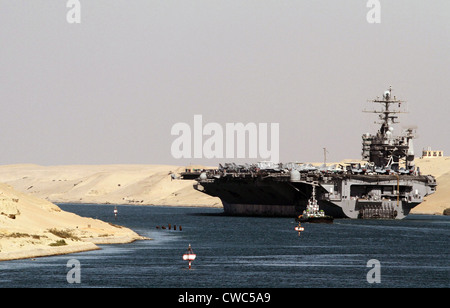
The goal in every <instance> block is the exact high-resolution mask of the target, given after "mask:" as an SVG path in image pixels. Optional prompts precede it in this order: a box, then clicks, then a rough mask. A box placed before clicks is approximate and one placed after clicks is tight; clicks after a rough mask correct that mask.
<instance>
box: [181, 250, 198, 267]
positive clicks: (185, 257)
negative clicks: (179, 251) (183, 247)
mask: <svg viewBox="0 0 450 308" xmlns="http://www.w3.org/2000/svg"><path fill="white" fill-rule="evenodd" d="M196 257H197V255H196V254H195V253H194V251H193V250H192V248H191V244H189V247H188V250H187V252H186V253H185V254H184V255H183V260H185V261H189V269H191V262H192V261H194V260H195V258H196Z"/></svg>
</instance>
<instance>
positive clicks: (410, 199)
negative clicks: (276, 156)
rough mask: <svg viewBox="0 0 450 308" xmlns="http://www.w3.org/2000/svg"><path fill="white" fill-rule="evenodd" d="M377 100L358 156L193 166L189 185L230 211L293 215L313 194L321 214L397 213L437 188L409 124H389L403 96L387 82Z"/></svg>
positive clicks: (397, 215)
mask: <svg viewBox="0 0 450 308" xmlns="http://www.w3.org/2000/svg"><path fill="white" fill-rule="evenodd" d="M370 102H372V103H373V104H375V105H379V107H378V108H381V109H378V110H371V111H366V112H372V113H375V114H378V116H379V122H377V123H378V124H381V126H380V128H379V130H378V131H377V132H376V134H374V135H372V134H364V135H362V161H360V162H355V163H347V164H336V165H329V166H327V165H326V164H323V165H322V166H320V167H317V166H313V165H311V164H302V163H296V162H295V163H279V164H278V163H277V164H275V163H271V162H259V163H256V164H244V165H237V164H234V163H226V164H224V165H223V166H222V165H219V168H218V169H208V170H201V171H198V170H197V171H196V172H192V171H190V170H186V172H184V173H182V174H181V178H182V179H192V178H195V179H196V181H197V183H196V184H195V185H194V188H195V189H197V190H199V191H201V192H203V193H205V194H208V195H211V196H214V197H219V198H220V199H221V201H222V203H223V208H224V212H225V213H226V214H229V215H245V216H275V217H280V216H283V217H297V216H298V215H299V214H300V213H302V212H303V210H305V208H306V205H307V203H308V200H309V199H310V198H311V197H312V192H313V189H312V187H313V186H315V193H316V196H315V198H316V199H317V202H318V204H319V207H320V209H321V210H323V211H324V212H325V214H326V215H329V216H333V217H335V218H353V219H376V218H380V219H402V218H404V217H405V216H406V215H408V214H409V212H410V210H411V209H412V208H414V207H415V206H417V205H418V204H420V203H421V202H423V200H424V197H425V196H427V195H430V194H432V193H434V192H435V190H436V180H435V178H434V177H433V176H432V175H422V174H421V173H420V170H419V168H416V167H415V165H414V150H413V142H412V139H413V138H414V129H413V128H407V129H404V130H403V131H402V133H401V134H400V135H399V136H394V134H393V131H394V124H396V123H398V122H397V119H398V114H399V113H404V111H401V110H400V108H401V106H402V104H403V103H404V102H403V101H400V100H397V99H396V97H395V96H394V97H393V96H392V88H389V90H387V91H385V92H384V94H383V96H382V97H381V98H380V97H377V99H375V100H371V101H370Z"/></svg>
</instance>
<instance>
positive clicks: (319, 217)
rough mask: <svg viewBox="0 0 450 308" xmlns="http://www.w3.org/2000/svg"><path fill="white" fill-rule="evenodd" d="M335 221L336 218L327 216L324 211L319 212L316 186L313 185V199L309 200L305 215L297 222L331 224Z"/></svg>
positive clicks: (298, 218)
mask: <svg viewBox="0 0 450 308" xmlns="http://www.w3.org/2000/svg"><path fill="white" fill-rule="evenodd" d="M333 220H334V218H333V217H332V216H328V215H325V212H324V211H323V210H319V204H317V200H316V186H315V185H313V192H312V196H311V198H310V199H309V200H308V205H307V206H306V209H305V210H304V211H303V214H301V215H300V216H298V217H297V218H296V219H295V221H297V222H311V223H327V224H331V223H333Z"/></svg>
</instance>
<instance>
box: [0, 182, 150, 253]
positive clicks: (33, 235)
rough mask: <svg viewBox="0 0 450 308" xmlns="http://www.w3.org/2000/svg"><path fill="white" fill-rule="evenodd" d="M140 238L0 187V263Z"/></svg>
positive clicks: (92, 248) (72, 251)
mask: <svg viewBox="0 0 450 308" xmlns="http://www.w3.org/2000/svg"><path fill="white" fill-rule="evenodd" d="M140 239H144V238H143V237H141V236H139V235H138V234H137V233H135V232H134V231H132V230H130V229H128V228H124V227H121V226H116V225H111V224H109V223H105V222H103V221H100V220H98V219H92V218H85V217H80V216H78V215H75V214H73V213H68V212H65V211H62V210H61V209H60V208H59V207H58V206H56V205H54V204H52V203H51V202H48V201H46V200H43V199H40V198H36V197H34V196H30V195H27V194H24V193H21V192H18V191H16V190H14V189H13V188H12V187H11V186H9V185H6V184H0V260H12V259H23V258H32V257H41V256H49V255H59V254H67V253H74V252H80V251H86V250H95V249H99V247H98V246H97V245H96V244H115V243H129V242H133V241H135V240H140Z"/></svg>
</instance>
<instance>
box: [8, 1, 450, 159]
mask: <svg viewBox="0 0 450 308" xmlns="http://www.w3.org/2000/svg"><path fill="white" fill-rule="evenodd" d="M80 3H81V23H80V24H69V23H68V22H67V20H66V15H67V12H68V11H69V10H70V8H67V7H66V4H67V1H66V0H0V101H1V109H0V130H1V131H0V164H13V163H37V164H44V165H56V164H115V163H143V164H177V165H185V164H188V163H202V164H208V165H217V164H218V163H219V162H227V161H232V160H233V159H175V158H173V156H172V155H171V144H172V142H173V141H174V140H175V139H176V136H172V135H171V128H172V126H173V125H174V124H175V123H178V122H186V123H188V124H189V125H191V127H192V128H193V126H194V125H193V121H194V115H195V114H199V115H202V118H203V122H204V123H203V124H206V123H208V122H217V123H219V124H221V125H223V126H224V127H225V123H235V122H243V123H249V122H252V123H257V124H258V123H279V128H280V140H279V147H280V160H281V161H283V162H288V161H321V160H322V159H323V147H326V148H327V149H328V152H329V153H328V160H329V161H331V160H335V161H336V160H342V159H344V158H355V159H359V158H360V157H361V135H362V134H363V133H366V132H371V133H374V132H375V131H376V126H374V125H373V121H374V120H376V117H375V115H371V114H364V113H362V112H361V110H362V109H363V108H364V107H367V100H368V99H374V98H375V97H376V96H381V95H382V94H383V92H384V91H385V90H386V88H388V87H389V86H390V85H392V87H393V91H394V95H396V96H397V98H401V99H404V100H406V101H407V102H408V109H409V111H410V113H409V114H407V115H404V116H403V117H402V118H401V121H402V124H414V125H417V126H418V130H417V133H418V135H419V138H418V139H416V140H415V141H414V142H415V150H416V155H417V154H420V152H421V150H422V148H423V147H426V146H431V147H432V148H434V149H439V150H444V151H445V154H446V155H450V136H449V133H450V1H448V0H434V1H424V0H395V1H387V0H380V3H381V23H379V24H369V23H368V22H367V19H366V15H367V13H368V11H369V10H370V8H367V7H366V4H367V1H366V0H345V1H335V0H322V1H320V0H291V1H287V0H273V1H268V0H252V1H250V0H238V1H236V0H203V1H200V0H174V1H171V0H160V1H154V0H80ZM399 129H400V127H399ZM399 129H397V130H396V131H397V132H398V130H399ZM234 160H235V161H244V160H237V159H234ZM248 161H256V160H248Z"/></svg>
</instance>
